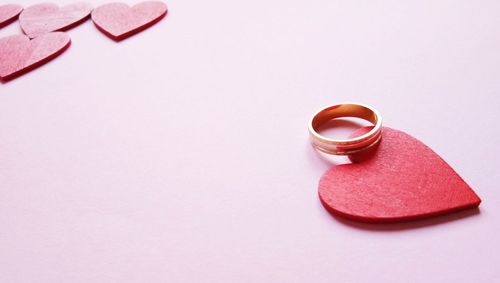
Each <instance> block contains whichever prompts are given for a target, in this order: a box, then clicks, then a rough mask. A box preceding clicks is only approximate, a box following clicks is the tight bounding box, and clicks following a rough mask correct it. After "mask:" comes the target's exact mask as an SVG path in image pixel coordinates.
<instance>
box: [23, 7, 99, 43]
mask: <svg viewBox="0 0 500 283" xmlns="http://www.w3.org/2000/svg"><path fill="white" fill-rule="evenodd" d="M91 12H92V6H91V5H90V4H87V3H75V4H70V5H67V6H64V7H61V8H60V7H59V6H58V5H56V4H53V3H43V4H37V5H33V6H30V7H28V8H26V9H24V11H23V12H22V13H21V15H20V16H19V22H20V24H21V28H22V30H23V32H24V33H25V34H26V35H27V36H29V37H30V38H34V37H37V36H40V35H42V34H45V33H48V32H52V31H62V30H68V29H70V28H72V27H74V26H76V25H78V24H80V23H82V22H84V21H85V20H87V18H88V16H89V15H90V13H91Z"/></svg>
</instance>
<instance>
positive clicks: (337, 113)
mask: <svg viewBox="0 0 500 283" xmlns="http://www.w3.org/2000/svg"><path fill="white" fill-rule="evenodd" d="M341 117H354V118H361V119H364V120H367V121H369V122H371V123H372V124H373V125H376V124H377V121H378V117H377V115H376V114H375V112H373V111H372V110H371V109H369V108H367V107H364V106H362V105H355V104H342V105H335V106H332V107H329V108H326V109H324V110H323V111H321V112H319V113H318V114H317V115H316V117H314V118H313V120H312V127H313V129H314V130H315V131H316V132H317V131H318V128H320V127H321V125H323V124H325V123H326V122H328V121H330V120H333V119H336V118H341Z"/></svg>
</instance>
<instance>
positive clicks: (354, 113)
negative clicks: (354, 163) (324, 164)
mask: <svg viewBox="0 0 500 283" xmlns="http://www.w3.org/2000/svg"><path fill="white" fill-rule="evenodd" d="M341 117H355V118H361V119H364V120H367V121H369V122H371V123H372V124H373V128H372V129H371V130H370V131H369V132H368V133H366V134H363V135H361V136H359V137H355V138H351V139H346V140H340V139H339V140H337V139H330V138H326V137H324V136H322V135H320V134H318V129H319V128H320V127H321V126H322V125H324V124H325V123H326V122H328V121H330V120H332V119H336V118H341ZM309 135H310V136H311V143H312V145H313V146H314V147H315V148H316V149H317V150H319V151H322V152H324V153H328V154H335V155H350V154H353V153H357V152H360V151H363V150H366V149H368V148H370V147H372V146H374V145H376V144H377V143H378V142H379V141H380V139H381V138H382V118H381V117H380V114H379V113H378V111H377V110H375V109H373V108H371V107H369V106H366V105H362V104H356V103H342V104H336V105H332V106H329V107H326V108H324V109H321V110H320V111H318V112H317V113H316V114H314V116H313V117H312V118H311V120H310V121H309Z"/></svg>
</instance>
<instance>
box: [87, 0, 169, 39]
mask: <svg viewBox="0 0 500 283" xmlns="http://www.w3.org/2000/svg"><path fill="white" fill-rule="evenodd" d="M166 14H167V5H165V3H163V2H159V1H146V2H141V3H139V4H136V5H135V6H133V7H129V6H128V5H127V4H123V3H111V4H105V5H102V6H99V7H97V8H95V9H94V11H93V12H92V20H93V21H94V24H95V25H96V26H97V28H98V29H99V30H100V31H102V32H103V33H104V34H106V35H107V36H109V37H110V38H112V39H114V40H117V41H118V40H122V39H124V38H126V37H129V36H131V35H133V34H135V33H138V32H140V31H142V30H144V29H146V28H148V27H150V26H152V25H153V24H155V23H157V22H158V21H160V20H161V19H162V18H163V17H164V16H165V15H166Z"/></svg>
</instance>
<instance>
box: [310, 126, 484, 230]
mask: <svg viewBox="0 0 500 283" xmlns="http://www.w3.org/2000/svg"><path fill="white" fill-rule="evenodd" d="M373 154H374V155H373V156H372V157H371V158H369V159H367V160H364V161H362V162H360V163H353V164H345V165H338V166H334V167H332V168H331V169H329V170H328V171H327V172H326V173H325V174H324V175H323V176H322V178H321V180H320V183H319V197H320V199H321V202H322V203H323V205H324V206H325V208H326V209H327V210H329V211H330V212H332V213H334V214H338V215H341V216H344V217H348V218H351V219H353V220H358V221H364V222H395V221H403V220H413V219H418V218H425V217H430V216H435V215H441V214H445V213H450V212H454V211H458V210H462V209H468V208H474V207H478V206H479V204H480V202H481V200H480V199H479V197H478V196H477V195H476V194H475V193H474V191H473V190H472V189H471V188H470V187H469V185H467V184H466V183H465V182H464V180H463V179H462V178H461V177H460V176H459V175H458V174H457V173H456V172H455V171H454V170H453V169H452V168H451V167H450V166H449V165H448V164H447V163H446V162H445V161H444V160H443V159H442V158H441V157H439V156H438V155H437V154H436V153H435V152H434V151H432V150H431V149H430V148H429V147H427V146H426V145H424V144H423V143H422V142H420V141H418V140H417V139H415V138H414V137H412V136H410V135H408V134H406V133H404V132H401V131H397V130H394V129H391V128H383V138H382V141H381V143H380V145H379V147H378V150H377V151H375V152H374V153H373ZM361 159H363V158H361Z"/></svg>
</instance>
